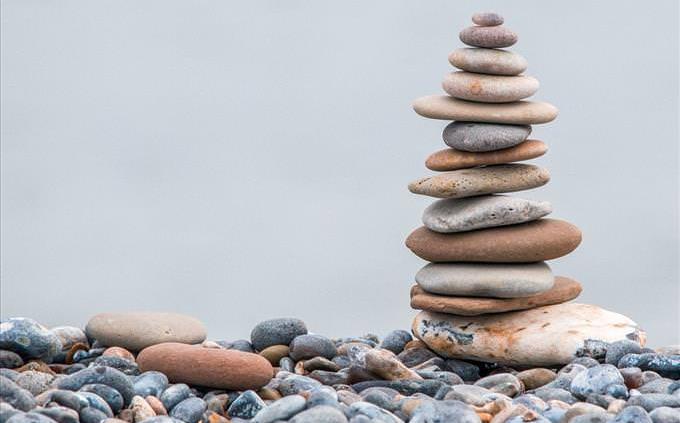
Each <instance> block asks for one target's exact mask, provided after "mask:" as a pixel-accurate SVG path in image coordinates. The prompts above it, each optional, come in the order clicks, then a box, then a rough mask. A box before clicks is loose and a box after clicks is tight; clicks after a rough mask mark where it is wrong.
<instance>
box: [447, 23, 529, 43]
mask: <svg viewBox="0 0 680 423" xmlns="http://www.w3.org/2000/svg"><path fill="white" fill-rule="evenodd" d="M459 37H460V40H461V41H462V42H463V43H465V44H467V45H469V46H472V47H483V48H504V47H510V46H511V45H513V44H515V43H516V42H517V34H515V33H514V32H512V31H511V30H509V29H508V28H506V27H504V26H471V27H468V28H465V29H464V30H462V31H461V32H460V35H459Z"/></svg>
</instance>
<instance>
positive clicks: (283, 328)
mask: <svg viewBox="0 0 680 423" xmlns="http://www.w3.org/2000/svg"><path fill="white" fill-rule="evenodd" d="M306 333H307V326H306V325H305V322H303V321H302V320H300V319H295V318H281V319H271V320H265V321H264V322H260V323H258V324H257V325H256V326H255V327H254V328H253V330H252V332H251V333H250V342H251V343H252V344H253V348H255V350H257V351H262V350H263V349H265V348H267V347H270V346H272V345H289V344H290V343H291V341H292V340H293V339H295V337H296V336H299V335H305V334H306Z"/></svg>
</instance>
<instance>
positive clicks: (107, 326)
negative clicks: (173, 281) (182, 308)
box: [85, 312, 206, 351]
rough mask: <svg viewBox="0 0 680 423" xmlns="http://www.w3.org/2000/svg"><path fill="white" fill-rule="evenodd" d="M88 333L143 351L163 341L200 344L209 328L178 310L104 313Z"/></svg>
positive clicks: (105, 341) (109, 343)
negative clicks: (167, 311)
mask: <svg viewBox="0 0 680 423" xmlns="http://www.w3.org/2000/svg"><path fill="white" fill-rule="evenodd" d="M85 331H86V333H87V334H88V336H90V337H92V338H94V339H96V340H98V341H99V342H101V343H102V344H104V345H107V346H117V347H123V348H126V349H128V350H131V351H140V350H142V349H144V348H146V347H148V346H150V345H156V344H161V343H163V342H180V343H185V344H200V343H201V342H203V341H204V340H205V336H206V330H205V327H204V326H203V323H201V321H200V320H198V319H195V318H193V317H191V316H186V315H183V314H177V313H158V312H129V313H101V314H97V315H96V316H94V317H92V318H91V319H90V321H89V322H88V323H87V327H86V328H85Z"/></svg>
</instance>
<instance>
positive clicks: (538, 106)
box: [413, 95, 557, 125]
mask: <svg viewBox="0 0 680 423" xmlns="http://www.w3.org/2000/svg"><path fill="white" fill-rule="evenodd" d="M413 109H414V110H415V111H416V113H418V114H419V115H421V116H424V117H426V118H430V119H443V120H464V121H470V122H491V123H510V124H519V125H535V124H539V123H547V122H550V121H552V120H554V119H555V118H556V117H557V108H556V107H555V106H553V105H552V104H549V103H542V102H533V101H517V102H514V103H498V104H493V103H475V102H473V101H466V100H460V99H457V98H454V97H451V96H448V95H443V96H442V95H430V96H426V97H421V98H419V99H417V100H416V101H414V102H413Z"/></svg>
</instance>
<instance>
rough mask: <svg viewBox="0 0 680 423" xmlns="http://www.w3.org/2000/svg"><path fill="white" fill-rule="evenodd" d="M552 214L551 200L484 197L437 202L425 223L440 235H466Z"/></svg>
mask: <svg viewBox="0 0 680 423" xmlns="http://www.w3.org/2000/svg"><path fill="white" fill-rule="evenodd" d="M551 212H552V206H551V205H550V203H549V202H547V201H536V200H527V199H523V198H519V197H510V196H506V195H484V196H479V197H470V198H456V199H444V200H438V201H435V202H434V203H432V204H431V205H430V206H429V207H427V208H426V209H425V211H424V212H423V224H424V225H425V227H427V228H428V229H430V230H433V231H435V232H440V233H452V232H465V231H472V230H475V229H484V228H492V227H496V226H505V225H514V224H517V223H524V222H530V221H532V220H536V219H540V218H541V217H544V216H547V215H548V214H550V213H551Z"/></svg>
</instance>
